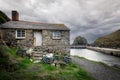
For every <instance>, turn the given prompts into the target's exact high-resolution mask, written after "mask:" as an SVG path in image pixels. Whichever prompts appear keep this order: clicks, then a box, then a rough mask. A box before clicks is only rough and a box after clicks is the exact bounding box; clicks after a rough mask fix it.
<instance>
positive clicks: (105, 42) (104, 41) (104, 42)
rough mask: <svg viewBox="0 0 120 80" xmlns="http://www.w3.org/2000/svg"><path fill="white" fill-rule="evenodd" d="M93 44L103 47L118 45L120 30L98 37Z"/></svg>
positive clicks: (119, 42) (119, 44)
mask: <svg viewBox="0 0 120 80" xmlns="http://www.w3.org/2000/svg"><path fill="white" fill-rule="evenodd" d="M94 44H96V45H99V46H103V47H107V46H108V47H120V30H118V31H115V32H113V33H111V34H109V35H106V36H104V37H101V38H98V39H97V40H96V41H95V42H94Z"/></svg>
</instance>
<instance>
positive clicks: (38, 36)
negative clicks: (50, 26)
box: [34, 31, 42, 46]
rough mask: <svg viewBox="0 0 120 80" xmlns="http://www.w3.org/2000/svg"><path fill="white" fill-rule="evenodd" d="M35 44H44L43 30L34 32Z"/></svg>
mask: <svg viewBox="0 0 120 80" xmlns="http://www.w3.org/2000/svg"><path fill="white" fill-rule="evenodd" d="M34 46H42V32H39V31H38V32H34Z"/></svg>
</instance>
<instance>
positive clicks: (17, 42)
mask: <svg viewBox="0 0 120 80" xmlns="http://www.w3.org/2000/svg"><path fill="white" fill-rule="evenodd" d="M3 39H4V40H5V41H6V42H7V44H8V45H10V46H17V47H26V48H27V47H33V30H26V38H24V39H17V38H16V29H4V30H3Z"/></svg>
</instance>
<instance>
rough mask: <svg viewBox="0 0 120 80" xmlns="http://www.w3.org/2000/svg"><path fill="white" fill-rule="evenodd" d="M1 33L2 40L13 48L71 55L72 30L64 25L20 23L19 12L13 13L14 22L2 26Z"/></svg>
mask: <svg viewBox="0 0 120 80" xmlns="http://www.w3.org/2000/svg"><path fill="white" fill-rule="evenodd" d="M0 31H1V33H2V36H1V38H2V39H3V40H4V41H6V43H7V44H8V45H11V46H17V47H22V48H26V49H29V48H33V49H34V51H39V52H40V51H42V52H45V51H47V50H49V51H48V52H52V51H60V52H63V53H69V44H70V29H69V28H67V27H66V26H65V25H64V24H50V23H39V22H29V21H20V20H19V14H18V12H17V11H12V21H9V22H6V23H4V24H2V25H1V26H0Z"/></svg>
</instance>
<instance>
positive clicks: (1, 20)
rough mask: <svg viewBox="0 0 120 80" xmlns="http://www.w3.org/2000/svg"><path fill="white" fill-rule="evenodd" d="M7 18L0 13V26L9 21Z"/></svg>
mask: <svg viewBox="0 0 120 80" xmlns="http://www.w3.org/2000/svg"><path fill="white" fill-rule="evenodd" d="M9 20H10V19H9V17H8V16H7V15H6V14H5V13H4V12H2V11H0V24H2V23H5V22H7V21H9Z"/></svg>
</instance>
